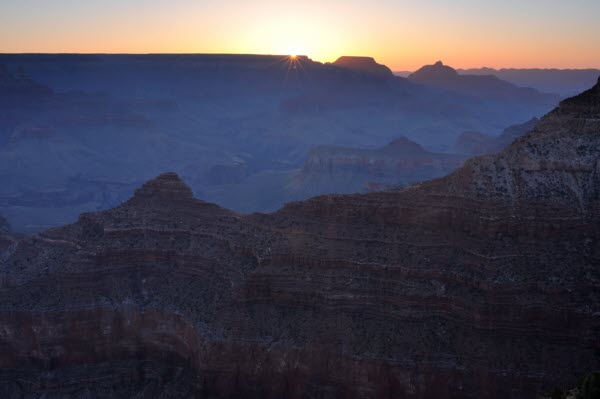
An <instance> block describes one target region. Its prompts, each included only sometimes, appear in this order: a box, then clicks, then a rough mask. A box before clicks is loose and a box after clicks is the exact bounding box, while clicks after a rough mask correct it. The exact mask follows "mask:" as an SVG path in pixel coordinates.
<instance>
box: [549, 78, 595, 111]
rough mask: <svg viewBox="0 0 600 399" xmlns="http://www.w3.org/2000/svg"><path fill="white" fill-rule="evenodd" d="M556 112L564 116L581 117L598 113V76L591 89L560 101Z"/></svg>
mask: <svg viewBox="0 0 600 399" xmlns="http://www.w3.org/2000/svg"><path fill="white" fill-rule="evenodd" d="M558 111H559V112H560V113H566V114H582V116H583V115H585V116H587V115H589V114H598V113H600V76H599V77H598V81H597V82H596V84H595V85H594V87H592V88H591V89H589V90H586V91H584V92H583V93H581V94H578V95H576V96H573V97H570V98H567V99H565V100H563V101H561V102H560V104H559V106H558Z"/></svg>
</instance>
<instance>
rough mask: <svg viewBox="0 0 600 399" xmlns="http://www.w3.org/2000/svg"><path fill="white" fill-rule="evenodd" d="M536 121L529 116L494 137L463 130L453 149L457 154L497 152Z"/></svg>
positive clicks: (530, 127) (530, 128)
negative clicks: (524, 120) (525, 120)
mask: <svg viewBox="0 0 600 399" xmlns="http://www.w3.org/2000/svg"><path fill="white" fill-rule="evenodd" d="M537 123H538V118H531V119H530V120H528V121H527V122H525V123H520V124H517V125H513V126H510V127H507V128H506V129H504V130H503V131H502V133H500V135H499V136H497V137H494V136H490V135H487V134H484V133H480V132H464V133H463V134H461V135H460V136H458V137H457V138H456V142H455V144H454V149H455V151H456V152H457V153H459V154H469V155H481V154H492V153H495V152H499V151H501V150H502V149H504V148H505V147H507V146H508V145H510V144H511V143H512V142H513V141H515V140H516V139H517V138H519V137H521V136H522V135H524V134H525V133H527V132H529V131H531V130H532V129H533V128H534V127H535V125H536V124H537Z"/></svg>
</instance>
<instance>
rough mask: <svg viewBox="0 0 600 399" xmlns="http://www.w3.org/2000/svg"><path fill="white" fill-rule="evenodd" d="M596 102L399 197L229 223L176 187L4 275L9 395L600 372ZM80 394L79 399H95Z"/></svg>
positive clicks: (60, 239)
mask: <svg viewBox="0 0 600 399" xmlns="http://www.w3.org/2000/svg"><path fill="white" fill-rule="evenodd" d="M599 107H600V84H598V85H596V86H595V87H594V88H593V89H592V90H590V91H588V92H586V93H583V94H582V95H580V96H578V97H576V98H573V99H569V100H566V101H564V102H563V103H562V104H561V106H560V107H559V108H557V109H556V110H554V111H553V112H551V113H550V114H549V115H547V116H546V117H544V118H543V119H542V120H541V121H540V122H539V123H538V125H537V126H536V127H535V128H534V129H533V131H531V132H530V133H528V134H526V135H525V136H524V137H522V138H520V139H518V140H517V141H515V142H514V143H513V144H512V145H511V146H509V147H508V148H507V149H505V150H504V151H503V152H501V153H499V154H497V155H489V156H483V157H478V158H474V159H472V160H470V161H469V162H467V164H466V165H465V166H464V167H463V168H461V169H459V170H458V171H456V172H454V173H453V174H451V175H450V176H448V177H445V178H442V179H438V180H433V181H430V182H426V183H422V184H420V185H417V186H412V187H409V188H406V189H403V190H400V191H388V192H381V193H371V194H365V195H343V196H342V195H337V196H336V195H330V196H321V197H316V198H313V199H310V200H308V201H303V202H296V203H291V204H288V205H287V206H285V207H284V208H283V209H282V210H280V211H279V212H276V213H273V214H254V215H247V216H246V215H239V214H235V213H233V212H230V211H227V210H224V209H222V208H219V207H218V206H216V205H213V204H209V203H206V202H203V201H200V200H198V199H195V198H194V197H193V196H192V193H191V190H189V188H188V187H187V186H186V185H185V183H183V182H182V181H181V180H180V179H179V178H178V176H177V175H175V174H164V175H161V176H159V177H158V178H156V179H155V180H152V181H150V182H148V183H146V184H145V185H144V186H143V187H142V188H140V189H139V190H137V191H136V193H135V195H134V197H133V198H132V199H131V200H129V201H127V202H126V203H124V204H122V205H121V206H119V207H117V208H114V209H111V210H109V211H106V212H100V213H94V214H84V215H82V216H81V217H80V219H79V221H78V222H77V223H75V224H73V225H69V226H65V227H62V228H58V229H53V230H49V231H46V232H44V233H42V234H39V235H37V236H33V237H29V238H25V239H23V240H21V241H20V243H19V245H18V246H17V247H16V248H15V249H14V250H13V251H11V253H10V254H9V256H7V257H6V258H4V259H3V260H2V263H1V266H0V272H1V279H0V281H1V288H0V319H1V320H2V322H1V325H2V329H0V349H1V350H0V353H2V356H1V357H0V370H1V371H0V392H2V393H3V394H4V395H5V396H6V397H10V396H9V395H14V396H15V397H19V395H29V397H41V396H42V395H47V396H49V395H57V394H59V395H66V394H70V395H72V396H73V397H89V396H95V397H108V396H113V397H132V396H134V395H136V394H137V395H142V394H144V392H145V393H146V394H147V395H151V396H155V397H191V396H192V395H196V396H197V397H256V398H259V397H260V398H263V397H266V398H279V397H290V398H300V397H320V398H333V397H346V398H384V397H390V398H395V397H407V398H441V397H467V398H507V397H511V398H529V397H534V396H535V394H536V393H538V392H549V391H550V390H551V389H552V388H553V387H554V386H557V385H558V386H564V387H568V386H574V384H575V382H576V380H577V378H578V377H580V376H582V375H584V374H586V373H587V372H588V371H590V370H593V369H597V368H598V367H600V356H599V355H598V352H599V350H600V347H599V346H598V329H599V327H600V318H599V315H600V301H599V298H598V292H599V289H600V269H599V267H598V265H599V264H600V195H599V191H600V180H599V179H600V109H599ZM86 395H87V396H86Z"/></svg>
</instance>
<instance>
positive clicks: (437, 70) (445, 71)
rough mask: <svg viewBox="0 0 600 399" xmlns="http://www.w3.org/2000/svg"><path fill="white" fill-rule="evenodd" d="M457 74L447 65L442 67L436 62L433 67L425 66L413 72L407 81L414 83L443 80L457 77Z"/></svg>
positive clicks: (441, 64)
mask: <svg viewBox="0 0 600 399" xmlns="http://www.w3.org/2000/svg"><path fill="white" fill-rule="evenodd" d="M458 76H459V75H458V72H456V70H455V69H454V68H452V67H450V66H448V65H444V63H443V62H442V61H438V62H436V63H435V64H433V65H425V66H423V67H421V68H420V69H419V70H417V71H415V72H413V73H412V74H411V75H410V76H409V79H412V80H416V81H428V80H445V79H454V78H456V77H458Z"/></svg>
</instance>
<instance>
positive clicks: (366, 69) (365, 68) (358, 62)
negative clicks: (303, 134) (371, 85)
mask: <svg viewBox="0 0 600 399" xmlns="http://www.w3.org/2000/svg"><path fill="white" fill-rule="evenodd" d="M332 65H335V66H338V67H342V68H347V69H352V70H355V71H360V72H362V73H365V74H367V75H371V76H376V77H379V78H384V79H390V78H393V77H394V74H393V73H392V70H391V69H390V68H388V67H387V66H385V65H383V64H378V63H377V62H376V61H375V59H374V58H372V57H354V56H342V57H340V58H338V59H337V60H335V62H333V63H332Z"/></svg>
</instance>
